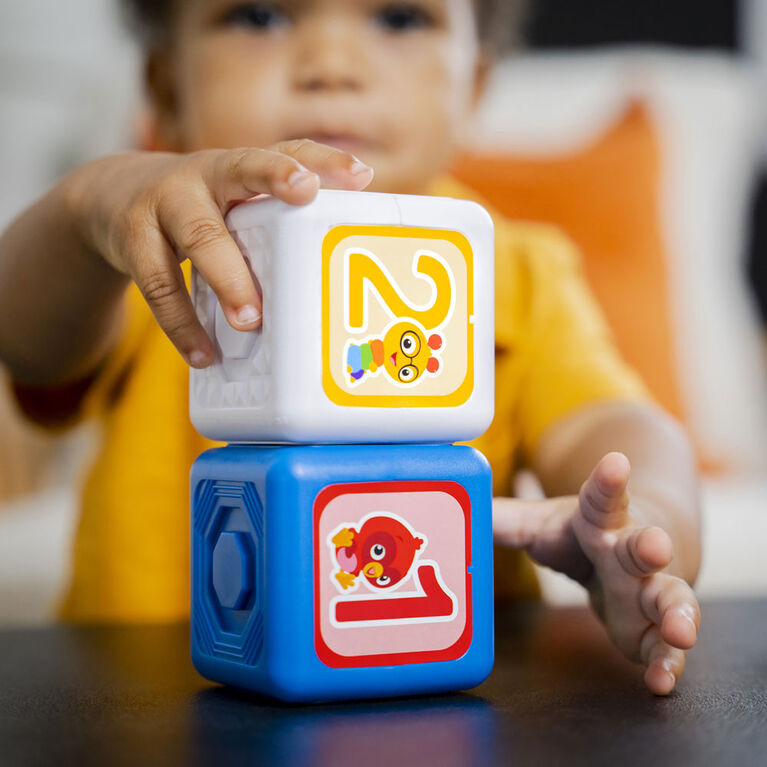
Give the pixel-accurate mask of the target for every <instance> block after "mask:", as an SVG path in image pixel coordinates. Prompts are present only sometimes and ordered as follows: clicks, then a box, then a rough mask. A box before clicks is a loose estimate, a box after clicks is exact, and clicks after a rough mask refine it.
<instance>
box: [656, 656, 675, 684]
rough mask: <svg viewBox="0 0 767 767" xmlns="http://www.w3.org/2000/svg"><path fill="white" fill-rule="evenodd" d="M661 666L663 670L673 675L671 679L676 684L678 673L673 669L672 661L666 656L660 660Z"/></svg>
mask: <svg viewBox="0 0 767 767" xmlns="http://www.w3.org/2000/svg"><path fill="white" fill-rule="evenodd" d="M660 665H661V667H662V668H663V670H664V671H665V672H666V673H667V674H668V675H669V676H670V677H671V681H672V682H674V684H676V674H675V673H674V672H673V670H672V665H671V661H670V660H669V659H668V658H664V659H663V660H662V661H661V662H660Z"/></svg>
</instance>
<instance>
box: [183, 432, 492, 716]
mask: <svg viewBox="0 0 767 767" xmlns="http://www.w3.org/2000/svg"><path fill="white" fill-rule="evenodd" d="M191 492H192V496H191V497H192V660H193V662H194V665H195V667H196V668H197V670H198V671H199V672H200V673H201V674H202V675H203V676H205V677H206V678H208V679H211V680H213V681H218V682H222V683H225V684H229V685H233V686H236V687H240V688H243V689H247V690H250V691H253V692H257V693H262V694H265V695H270V696H273V697H277V698H280V699H282V700H286V701H296V702H299V701H301V702H312V701H316V702H318V701H327V700H339V699H349V698H366V697H381V696H395V695H409V694H416V693H431V692H446V691H451V690H460V689H467V688H470V687H474V686H476V685H477V684H479V683H480V682H482V681H483V680H484V679H485V678H486V677H487V675H488V674H489V673H490V669H491V668H492V663H493V581H492V572H493V566H492V529H491V492H492V491H491V473H490V467H489V465H488V463H487V461H486V460H485V458H484V457H483V456H482V455H481V454H480V453H479V452H477V451H476V450H474V449H473V448H470V447H465V446H455V445H353V446H336V445H333V446H295V447H293V446H285V447H276V446H259V445H230V446H227V447H224V448H217V449H214V450H209V451H207V452H206V453H203V454H202V455H201V456H200V457H199V458H198V459H197V461H196V462H195V464H194V466H193V467H192V472H191ZM363 525H366V526H365V527H363ZM366 531H367V532H366ZM371 531H372V532H371ZM382 536H383V537H382ZM386 536H389V537H386ZM392 536H393V537H392ZM380 541H384V542H385V543H386V547H384V549H381V548H380V545H379V543H376V542H380ZM373 544H375V546H373ZM366 547H367V548H366ZM387 548H388V552H387V553H386V554H385V555H383V558H381V557H379V556H378V554H377V552H380V551H382V550H385V549H387ZM370 552H373V553H372V554H371V553H370ZM377 559H380V560H381V562H380V564H379V563H376V562H374V560H377ZM357 560H359V563H358V564H357V566H356V567H354V566H353V565H354V563H355V562H357ZM347 571H348V572H347Z"/></svg>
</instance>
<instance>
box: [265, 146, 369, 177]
mask: <svg viewBox="0 0 767 767" xmlns="http://www.w3.org/2000/svg"><path fill="white" fill-rule="evenodd" d="M272 148H273V149H274V150H276V151H278V152H282V153H283V154H286V155H289V156H290V157H293V158H295V159H296V160H297V161H298V162H300V163H301V164H302V165H303V166H305V167H306V168H308V169H309V170H311V171H314V172H315V173H317V174H318V175H319V177H320V179H321V180H322V186H323V187H325V188H327V189H357V190H360V189H364V188H365V187H366V186H367V185H368V184H369V183H370V182H371V181H372V180H373V169H372V168H371V167H370V166H369V165H365V163H363V162H361V161H360V160H358V159H357V158H356V157H355V156H354V155H352V154H349V153H348V152H344V151H343V150H342V149H336V148H335V147H332V146H328V145H327V144H319V143H317V142H316V141H310V140H309V139H297V140H295V141H281V142H280V143H279V144H275V145H274V146H273V147H272Z"/></svg>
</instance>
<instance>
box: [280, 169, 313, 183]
mask: <svg viewBox="0 0 767 767" xmlns="http://www.w3.org/2000/svg"><path fill="white" fill-rule="evenodd" d="M314 175H316V174H314V173H311V172H310V171H308V170H296V171H294V172H293V173H291V174H290V175H289V176H288V182H287V183H288V186H291V187H292V186H298V185H299V184H303V183H304V182H305V181H307V180H308V179H310V178H311V177H312V176H314Z"/></svg>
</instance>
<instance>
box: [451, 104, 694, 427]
mask: <svg viewBox="0 0 767 767" xmlns="http://www.w3.org/2000/svg"><path fill="white" fill-rule="evenodd" d="M660 172H661V152H660V145H659V139H658V136H657V135H656V131H655V127H654V125H653V121H652V117H651V115H650V113H649V110H648V109H647V108H646V107H645V105H644V104H642V103H640V102H632V103H631V104H629V105H628V107H627V109H626V110H625V111H624V112H623V114H621V115H620V117H619V118H618V120H617V121H616V122H615V124H614V125H613V126H612V127H610V128H609V129H608V130H607V132H606V133H605V134H604V135H602V136H601V137H599V138H598V139H597V140H596V141H595V142H593V143H592V144H591V145H590V146H587V147H585V148H583V149H579V150H577V151H574V152H572V153H569V154H563V155H557V156H538V157H536V156H529V155H519V154H513V153H502V152H497V153H488V154H482V153H478V152H476V153H475V152H472V153H469V154H465V155H463V156H461V157H460V158H459V159H458V162H457V164H456V166H455V167H454V174H455V176H456V177H457V178H458V179H460V180H461V181H463V182H464V183H465V184H467V185H469V186H471V187H473V188H474V189H476V190H477V191H478V192H479V193H480V194H481V195H483V196H484V197H485V199H486V200H487V201H488V202H489V203H491V204H492V205H494V206H495V207H496V208H497V209H498V210H499V211H500V212H501V213H503V214H505V215H506V216H508V217H509V218H513V219H525V220H533V221H547V222H551V223H554V224H557V225H558V226H560V227H561V228H562V229H563V230H564V231H566V232H567V233H568V234H569V236H570V237H572V239H573V240H574V241H575V242H576V243H577V244H578V246H579V247H580V250H581V253H582V255H583V265H584V269H585V272H586V276H587V278H588V280H589V282H590V284H591V287H592V290H593V291H594V294H595V296H596V298H597V300H598V301H599V303H600V304H601V305H602V308H603V310H604V312H605V314H606V315H607V319H608V321H609V322H610V325H611V326H612V328H613V331H614V333H615V337H616V342H617V344H618V347H619V349H620V351H621V353H622V354H623V356H624V358H625V359H626V360H627V361H628V362H629V364H631V365H632V366H633V367H634V368H635V369H636V370H637V371H639V373H640V375H641V376H642V377H643V379H644V380H645V382H646V383H647V386H648V388H649V389H650V391H651V392H652V394H653V395H654V396H655V398H656V399H657V401H658V402H659V403H660V404H661V405H662V406H663V407H664V408H665V409H666V410H668V411H669V412H670V413H672V414H673V415H675V416H677V417H678V418H681V417H682V416H683V408H682V404H681V403H682V400H681V397H680V393H679V389H678V383H677V380H676V373H675V363H674V343H673V337H674V334H673V329H672V322H671V316H670V307H669V300H668V299H669V286H668V255H667V252H666V248H665V245H664V241H663V231H662V225H661V220H660Z"/></svg>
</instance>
